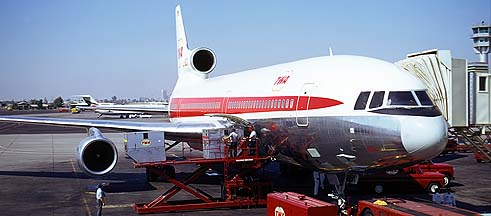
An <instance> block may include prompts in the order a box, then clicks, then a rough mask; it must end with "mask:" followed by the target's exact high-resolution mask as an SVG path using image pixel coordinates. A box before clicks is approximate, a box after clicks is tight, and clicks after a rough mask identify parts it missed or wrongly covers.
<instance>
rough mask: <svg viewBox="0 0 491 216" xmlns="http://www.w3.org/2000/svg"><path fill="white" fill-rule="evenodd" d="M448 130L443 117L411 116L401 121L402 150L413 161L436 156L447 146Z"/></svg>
mask: <svg viewBox="0 0 491 216" xmlns="http://www.w3.org/2000/svg"><path fill="white" fill-rule="evenodd" d="M447 138H448V128H447V122H446V121H445V119H444V118H443V116H437V117H419V116H412V117H408V118H405V119H403V120H402V121H401V139H402V144H403V145H404V148H405V149H406V151H407V152H408V153H409V155H410V156H411V157H413V158H414V160H429V159H432V158H434V157H436V156H438V155H439V154H440V153H441V152H442V151H443V149H444V148H445V146H446V144H447Z"/></svg>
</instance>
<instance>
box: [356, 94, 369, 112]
mask: <svg viewBox="0 0 491 216" xmlns="http://www.w3.org/2000/svg"><path fill="white" fill-rule="evenodd" d="M369 96H370V92H361V93H360V95H358V99H356V103H355V110H364V109H365V107H366V106H367V102H368V97H369Z"/></svg>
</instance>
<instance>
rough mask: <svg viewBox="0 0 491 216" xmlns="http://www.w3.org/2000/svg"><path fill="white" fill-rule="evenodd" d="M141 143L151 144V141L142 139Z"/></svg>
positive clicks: (144, 144)
mask: <svg viewBox="0 0 491 216" xmlns="http://www.w3.org/2000/svg"><path fill="white" fill-rule="evenodd" d="M141 144H142V145H143V146H149V145H150V144H152V141H150V140H149V139H143V140H142V141H141Z"/></svg>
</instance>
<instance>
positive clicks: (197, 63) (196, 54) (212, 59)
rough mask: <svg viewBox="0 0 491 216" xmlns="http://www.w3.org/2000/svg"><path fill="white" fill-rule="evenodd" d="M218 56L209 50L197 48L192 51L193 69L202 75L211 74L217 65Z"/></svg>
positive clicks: (191, 61)
mask: <svg viewBox="0 0 491 216" xmlns="http://www.w3.org/2000/svg"><path fill="white" fill-rule="evenodd" d="M216 62H217V61H216V56H215V53H213V51H211V50H210V49H208V48H204V47H203V48H197V49H194V50H193V51H191V59H190V63H191V67H192V68H193V70H194V71H196V72H198V73H200V74H205V75H207V74H209V73H210V72H211V71H213V69H215V65H216Z"/></svg>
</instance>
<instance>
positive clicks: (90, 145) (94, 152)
mask: <svg viewBox="0 0 491 216" xmlns="http://www.w3.org/2000/svg"><path fill="white" fill-rule="evenodd" d="M77 161H78V166H79V167H80V169H81V170H82V171H83V172H84V173H86V174H88V175H91V176H100V175H104V174H107V173H109V172H111V170H112V169H113V168H114V167H115V166H116V162H117V161H118V150H117V149H116V146H115V145H114V143H113V142H112V141H111V140H109V139H108V138H106V137H104V136H103V135H102V133H101V131H99V129H97V128H90V129H89V136H88V137H86V138H85V139H83V140H82V141H81V142H80V144H79V145H78V148H77Z"/></svg>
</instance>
